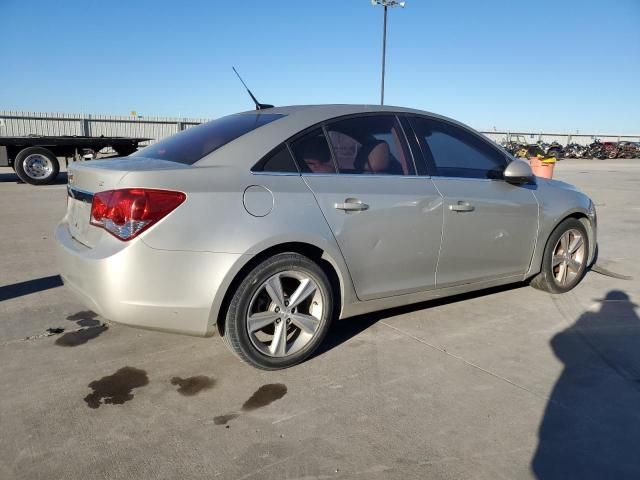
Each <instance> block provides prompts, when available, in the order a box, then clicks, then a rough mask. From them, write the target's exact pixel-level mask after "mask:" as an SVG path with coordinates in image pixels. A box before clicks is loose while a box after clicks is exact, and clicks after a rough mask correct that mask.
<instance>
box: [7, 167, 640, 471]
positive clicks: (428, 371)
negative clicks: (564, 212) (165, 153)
mask: <svg viewBox="0 0 640 480" xmlns="http://www.w3.org/2000/svg"><path fill="white" fill-rule="evenodd" d="M556 177H557V178H559V179H561V180H565V181H568V182H571V183H574V184H576V185H578V186H579V187H580V188H581V189H583V190H584V191H586V192H587V193H588V194H589V195H591V196H592V198H593V199H594V201H595V203H596V205H597V209H598V216H599V247H600V260H599V262H600V263H601V264H602V265H603V266H604V267H606V268H608V269H610V270H612V271H614V272H617V273H621V274H625V275H630V276H632V277H633V280H626V281H625V280H620V279H614V278H610V277H606V276H602V275H599V274H596V273H593V272H591V273H589V274H587V276H586V278H585V279H584V281H583V282H582V283H581V284H580V285H579V286H578V287H577V288H576V289H574V290H573V291H572V292H570V293H568V294H565V295H558V296H554V295H549V294H545V293H543V292H540V291H537V290H534V289H532V288H530V287H528V286H523V285H516V286H514V287H510V288H502V289H495V290H491V291H488V292H480V293H477V294H473V295H465V296H462V297H456V298H453V299H447V300H443V301H437V302H428V303H424V304H420V305H416V306H411V307H406V308H400V309H394V310H390V311H385V312H380V313H377V314H374V315H366V316H363V317H358V318H354V319H350V320H345V321H341V322H337V323H336V324H334V328H333V331H332V332H331V333H330V338H329V340H328V341H327V342H326V344H325V345H324V347H323V349H322V352H321V353H320V354H319V355H317V356H315V357H314V358H312V359H311V360H309V361H307V362H306V363H304V364H302V365H299V366H297V367H294V368H291V369H288V370H285V371H280V372H261V371H257V370H254V369H252V368H250V367H248V366H245V365H244V364H241V363H240V362H239V361H238V360H236V358H235V357H234V356H233V355H232V354H231V353H229V352H228V351H227V349H226V348H225V346H224V345H223V343H222V341H221V339H220V338H217V337H214V338H207V339H203V338H192V337H186V336H179V335H171V334H164V333H157V332H149V331H143V330H135V329H132V328H128V327H124V326H120V325H114V324H110V323H108V322H107V323H104V320H103V319H101V318H100V317H97V316H96V315H95V314H93V313H91V312H87V311H85V310H84V308H83V307H82V306H81V305H80V304H79V303H78V302H77V301H76V300H75V299H74V297H73V296H72V295H71V294H70V293H69V292H67V291H66V290H65V289H64V288H63V287H60V286H59V281H58V279H57V277H56V274H57V272H56V267H55V264H53V263H52V261H51V260H52V258H51V252H52V248H53V240H52V231H53V228H54V226H55V224H56V222H57V221H58V220H59V219H60V218H61V217H62V215H63V212H64V210H65V205H66V200H65V194H66V192H65V185H64V183H63V181H64V178H62V179H61V182H60V183H59V184H57V185H52V186H46V187H32V186H29V185H24V184H19V183H16V182H17V179H16V178H15V177H14V176H13V175H12V174H11V173H10V170H9V169H0V205H1V206H2V209H1V210H0V244H1V245H2V256H1V257H0V478H2V479H5V478H6V479H14V478H15V479H40V478H42V479H52V478H65V479H75V478H78V479H83V480H85V479H105V478H107V479H132V478H144V479H147V478H154V479H156V478H158V479H174V478H198V479H205V478H206V479H210V478H237V479H249V478H252V479H253V478H255V479H271V478H273V479H285V478H286V479H325V478H326V479H332V478H336V479H338V478H363V479H389V478H391V479H395V478H397V479H410V478H420V479H423V478H437V479H440V478H442V479H460V478H473V479H500V478H504V479H520V478H544V479H547V478H581V479H584V478H605V477H606V478H639V477H640V449H639V447H638V438H640V410H639V409H638V408H637V406H638V405H639V404H640V349H639V348H638V344H639V340H640V319H639V318H638V306H637V304H639V303H640V283H639V281H638V279H639V278H640V265H639V263H638V260H639V258H640V255H638V240H639V239H640V204H638V191H640V161H638V160H606V161H598V160H565V161H562V162H561V163H559V164H558V166H557V169H556ZM49 328H64V333H61V334H57V335H51V336H47V333H46V330H47V329H49Z"/></svg>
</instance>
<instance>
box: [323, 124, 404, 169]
mask: <svg viewBox="0 0 640 480" xmlns="http://www.w3.org/2000/svg"><path fill="white" fill-rule="evenodd" d="M327 132H328V135H329V141H330V142H331V147H332V148H333V153H334V155H335V157H336V163H337V164H338V170H339V172H340V173H350V174H369V175H415V168H414V165H413V161H412V159H411V156H410V155H409V152H408V148H407V146H406V145H405V142H404V139H403V133H402V130H401V127H400V125H399V123H398V120H397V118H396V117H395V115H368V116H364V117H355V118H348V119H345V120H339V121H337V122H334V123H331V124H329V125H328V126H327Z"/></svg>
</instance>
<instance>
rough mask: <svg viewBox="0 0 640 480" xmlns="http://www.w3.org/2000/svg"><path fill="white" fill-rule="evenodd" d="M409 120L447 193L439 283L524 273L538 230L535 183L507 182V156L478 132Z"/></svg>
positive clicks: (439, 122) (438, 183)
mask: <svg viewBox="0 0 640 480" xmlns="http://www.w3.org/2000/svg"><path fill="white" fill-rule="evenodd" d="M411 124H412V126H413V128H414V131H415V134H416V136H417V138H418V141H419V143H420V146H421V150H422V152H423V154H424V157H425V160H426V161H427V164H428V166H429V170H430V171H431V173H432V174H433V176H432V179H433V182H434V184H435V185H436V187H437V188H438V190H439V191H440V193H441V194H442V195H443V197H444V226H443V237H442V248H441V250H440V258H439V261H438V267H437V274H436V278H437V286H438V288H440V287H447V286H453V285H459V284H464V283H474V282H482V281H486V280H493V279H498V278H503V277H510V276H520V275H524V273H525V272H526V271H527V270H528V268H529V264H530V262H531V256H532V254H533V248H534V246H535V241H536V238H537V232H538V203H537V200H536V198H535V196H534V194H533V192H532V186H531V185H520V186H518V185H512V184H509V183H507V182H505V181H504V180H503V178H502V172H503V171H504V168H505V167H506V164H507V158H506V157H505V155H504V154H503V153H502V152H501V151H500V150H498V149H497V148H496V147H494V146H493V145H491V144H490V142H489V141H488V140H485V139H483V138H481V137H480V135H479V134H476V133H474V132H472V131H470V130H467V129H465V128H462V127H460V126H459V125H455V124H453V123H449V122H446V121H443V120H437V119H433V118H429V117H419V116H416V117H412V118H411Z"/></svg>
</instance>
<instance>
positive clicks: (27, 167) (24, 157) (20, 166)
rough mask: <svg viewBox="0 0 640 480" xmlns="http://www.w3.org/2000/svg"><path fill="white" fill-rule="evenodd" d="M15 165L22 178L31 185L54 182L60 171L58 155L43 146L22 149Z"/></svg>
mask: <svg viewBox="0 0 640 480" xmlns="http://www.w3.org/2000/svg"><path fill="white" fill-rule="evenodd" d="M13 166H14V170H15V171H16V174H17V175H18V177H20V180H22V181H23V182H25V183H30V184H31V185H46V184H48V183H52V182H53V181H54V180H55V179H56V177H57V176H58V173H59V172H60V164H59V163H58V159H57V158H56V156H55V155H54V154H53V153H52V152H51V151H49V150H47V149H46V148H42V147H29V148H25V149H24V150H22V151H20V153H18V155H16V159H15V161H14V163H13Z"/></svg>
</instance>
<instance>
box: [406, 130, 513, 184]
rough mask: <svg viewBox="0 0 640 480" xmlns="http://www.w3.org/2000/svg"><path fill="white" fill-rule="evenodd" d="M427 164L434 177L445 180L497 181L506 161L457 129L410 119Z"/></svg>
mask: <svg viewBox="0 0 640 480" xmlns="http://www.w3.org/2000/svg"><path fill="white" fill-rule="evenodd" d="M411 121H412V124H413V127H414V129H415V131H416V135H417V136H418V139H419V141H420V142H421V143H422V149H423V152H424V153H425V155H426V156H427V157H428V158H427V160H428V161H431V162H432V163H433V165H434V167H435V170H436V175H440V176H445V177H467V178H501V177H502V172H503V171H504V167H505V166H506V161H505V158H504V156H503V155H502V154H501V153H500V152H499V151H497V150H495V149H494V148H492V147H491V145H489V144H488V142H485V141H483V140H482V139H481V138H478V137H476V136H475V135H473V134H471V133H469V132H466V131H465V130H464V129H462V128H460V127H456V126H454V125H451V124H448V123H445V122H439V121H435V120H430V119H425V118H412V120H411Z"/></svg>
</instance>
